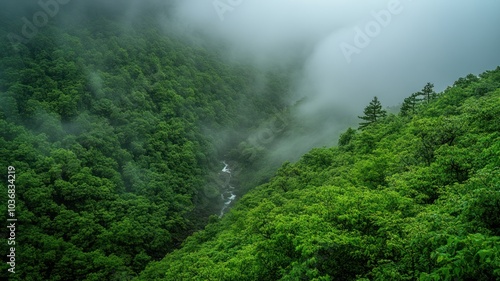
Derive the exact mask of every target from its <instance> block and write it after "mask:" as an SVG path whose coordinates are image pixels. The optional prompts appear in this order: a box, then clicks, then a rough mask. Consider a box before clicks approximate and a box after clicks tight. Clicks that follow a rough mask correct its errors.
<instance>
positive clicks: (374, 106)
mask: <svg viewBox="0 0 500 281" xmlns="http://www.w3.org/2000/svg"><path fill="white" fill-rule="evenodd" d="M363 113H364V114H365V115H364V116H358V118H360V119H361V120H364V121H366V122H361V123H359V129H364V128H365V127H367V126H368V125H370V124H373V123H375V122H377V121H379V120H380V119H381V118H384V117H385V116H386V115H387V112H386V111H385V110H383V109H382V104H381V103H380V101H379V100H378V98H377V97H374V98H373V100H372V101H371V102H370V104H369V105H368V106H366V107H365V110H364V111H363Z"/></svg>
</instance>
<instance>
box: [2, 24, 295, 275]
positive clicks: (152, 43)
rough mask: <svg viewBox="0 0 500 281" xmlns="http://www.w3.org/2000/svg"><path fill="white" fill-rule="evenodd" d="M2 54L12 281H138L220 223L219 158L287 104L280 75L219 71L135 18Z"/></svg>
mask: <svg viewBox="0 0 500 281" xmlns="http://www.w3.org/2000/svg"><path fill="white" fill-rule="evenodd" d="M82 25H83V26H85V28H81V26H82ZM6 33H7V30H3V31H2V33H1V34H0V35H1V36H2V37H4V36H6ZM0 44H1V46H0V49H1V50H2V52H1V55H0V69H1V70H2V72H1V75H0V79H1V80H0V91H1V96H0V108H1V111H0V163H1V164H0V165H1V167H2V169H3V171H4V172H5V173H7V169H8V167H13V168H15V174H16V178H15V183H16V184H15V186H16V189H15V190H16V191H15V192H16V194H17V198H16V201H15V202H16V208H15V210H16V215H17V219H18V223H17V229H16V233H17V236H16V241H15V242H16V244H17V245H18V246H17V248H16V249H17V252H16V259H17V261H18V267H17V268H18V271H17V272H16V274H15V275H10V276H9V278H13V279H9V280H127V279H128V278H131V277H133V276H135V275H137V274H138V273H139V272H141V271H142V270H143V269H144V268H145V266H146V265H147V264H148V263H149V262H150V261H154V260H159V259H161V258H163V257H164V256H165V255H166V254H167V253H169V252H171V251H172V250H173V249H175V248H178V247H179V245H180V244H181V242H182V241H184V239H185V238H186V237H187V236H189V235H190V234H191V233H193V232H194V231H196V230H199V229H201V228H202V227H203V226H204V225H205V224H206V223H207V222H208V220H209V217H210V216H211V215H215V214H218V213H219V210H220V208H221V205H222V204H223V202H221V199H220V192H221V191H220V190H219V188H218V185H219V181H220V179H218V177H217V173H218V172H219V171H220V169H222V167H223V164H222V161H223V160H224V157H225V156H226V154H227V153H226V150H228V151H229V150H230V147H232V146H233V144H234V143H236V144H239V143H240V142H242V141H243V140H244V139H246V138H248V133H247V132H248V131H250V129H251V128H252V127H254V126H255V124H259V123H262V122H264V121H265V120H268V119H269V118H271V117H272V116H274V115H275V112H278V111H282V110H284V107H285V105H284V103H282V102H281V100H282V98H284V96H285V95H286V84H287V83H286V79H287V78H286V75H285V74H283V73H278V72H277V71H274V72H262V71H260V70H257V69H255V68H252V67H250V66H246V65H238V64H229V63H225V62H224V58H223V57H222V55H221V54H220V53H217V52H215V51H208V50H207V48H206V47H205V46H202V45H197V44H195V43H193V42H192V41H189V39H186V38H181V37H179V36H176V35H175V34H170V35H169V36H165V34H164V31H163V30H162V27H161V26H159V25H158V24H157V23H156V22H154V21H153V20H150V21H148V20H145V19H144V17H140V20H137V22H134V23H133V26H123V24H121V23H120V22H119V21H117V20H116V19H113V18H112V17H109V15H106V17H104V16H103V15H102V14H96V15H90V16H88V17H87V18H85V19H84V20H83V22H78V23H75V24H74V25H65V26H64V27H59V26H55V25H52V26H47V27H45V28H44V29H43V30H41V31H40V32H39V34H38V35H37V37H36V38H34V39H32V40H31V41H29V42H28V43H27V44H19V45H17V46H12V45H11V43H10V42H9V41H7V40H2V41H0ZM222 51H223V50H221V52H222ZM254 112H258V114H255V113H254ZM228 132H230V133H228ZM249 149H250V150H251V149H253V148H252V147H249V148H247V150H249ZM235 153H237V152H233V154H235ZM239 154H241V155H242V156H241V157H243V156H245V155H247V154H248V155H253V154H254V153H253V152H252V151H250V152H246V153H239ZM2 174H3V173H2ZM7 185H11V184H10V183H9V182H7V180H5V181H2V183H1V186H2V188H4V190H7ZM8 195H9V194H8V193H7V192H2V194H1V195H0V200H1V206H2V210H3V211H2V214H4V216H5V218H6V219H7V203H8V200H9V198H8ZM4 211H5V212H4ZM4 233H5V237H7V235H8V233H7V229H6V228H3V231H2V235H3V234H4ZM2 237H3V236H2ZM9 249H10V245H8V244H7V243H2V244H1V246H0V250H1V251H2V253H7V252H8V250H9ZM4 261H5V262H4V263H2V265H1V267H0V268H1V274H2V276H4V275H5V274H7V269H8V268H9V265H8V264H7V263H6V262H7V261H8V258H6V256H5V255H4ZM16 278H17V279H16Z"/></svg>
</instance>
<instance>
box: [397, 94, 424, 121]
mask: <svg viewBox="0 0 500 281" xmlns="http://www.w3.org/2000/svg"><path fill="white" fill-rule="evenodd" d="M419 95H420V93H413V94H411V96H409V97H407V98H405V99H404V101H403V104H402V105H401V110H400V112H399V115H401V116H410V115H413V114H415V111H416V109H417V106H418V104H419V103H420V99H419V98H418V96H419Z"/></svg>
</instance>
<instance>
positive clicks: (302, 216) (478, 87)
mask: <svg viewBox="0 0 500 281" xmlns="http://www.w3.org/2000/svg"><path fill="white" fill-rule="evenodd" d="M412 96H415V95H412ZM408 101H409V100H408V99H407V100H406V102H408ZM411 109H412V110H409V109H408V108H407V107H405V109H404V112H402V113H401V114H399V115H394V114H389V115H388V116H386V117H384V118H381V119H378V120H376V122H375V121H374V122H371V123H370V124H364V123H362V126H361V129H358V130H355V129H349V130H347V131H346V132H345V133H344V134H343V135H342V136H341V137H340V140H339V145H338V146H337V147H331V148H316V149H313V150H312V151H310V152H309V153H307V154H306V155H304V156H303V157H302V158H301V159H300V160H299V161H298V162H297V163H285V164H283V166H282V167H281V168H280V169H279V171H278V172H277V173H276V175H275V176H274V177H273V178H272V179H271V180H270V181H269V183H266V184H264V185H261V186H259V187H256V188H255V189H253V190H252V191H250V192H249V193H248V194H247V195H246V196H244V197H243V198H242V199H241V200H240V201H239V202H238V204H237V205H236V206H235V208H233V209H232V211H231V212H230V213H229V214H227V215H226V216H225V217H223V218H222V219H221V220H220V221H216V222H212V223H211V224H209V225H208V226H207V227H206V228H205V229H204V230H203V231H200V232H198V233H196V234H194V235H193V236H191V237H189V238H188V239H187V240H186V241H185V242H184V244H183V247H182V248H181V249H179V250H176V251H174V252H173V253H171V254H169V255H167V256H166V257H165V258H164V259H163V260H162V261H160V262H154V263H151V264H150V265H149V266H148V268H147V269H146V270H145V271H144V272H143V273H142V274H141V275H140V277H139V278H138V279H137V280H499V279H500V228H499V226H500V168H499V167H500V117H499V116H500V68H497V69H496V70H494V71H486V72H485V73H483V74H481V75H479V76H475V75H468V76H467V77H465V78H460V79H459V80H457V81H456V82H455V84H454V85H453V86H452V87H448V88H447V89H446V90H445V91H444V92H442V93H440V94H436V95H434V94H433V95H428V98H427V99H423V100H421V101H417V100H414V104H413V105H412V107H411Z"/></svg>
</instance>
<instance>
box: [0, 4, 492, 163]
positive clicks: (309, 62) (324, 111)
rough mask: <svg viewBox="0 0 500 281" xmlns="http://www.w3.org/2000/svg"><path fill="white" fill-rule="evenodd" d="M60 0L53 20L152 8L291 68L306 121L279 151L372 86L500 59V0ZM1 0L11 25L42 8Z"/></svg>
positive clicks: (249, 58) (415, 82)
mask: <svg viewBox="0 0 500 281" xmlns="http://www.w3.org/2000/svg"><path fill="white" fill-rule="evenodd" d="M61 2H67V4H64V5H63V4H61V5H60V7H59V8H60V12H59V14H58V15H56V16H55V17H54V18H53V19H50V20H51V21H55V22H58V23H60V24H67V23H68V22H69V23H75V22H78V21H79V20H82V17H81V15H82V14H84V13H91V14H105V15H106V16H113V17H114V18H118V19H119V20H120V22H121V23H122V24H123V26H124V27H126V26H127V25H130V24H133V21H134V19H135V18H136V17H137V16H138V15H140V14H141V13H144V12H148V13H157V15H159V17H157V20H158V21H160V22H161V23H162V24H163V26H164V27H165V30H166V31H168V32H172V31H175V32H176V33H177V35H180V36H185V37H186V38H191V39H192V40H193V41H196V40H198V41H203V40H210V41H212V42H218V43H219V44H221V45H223V46H227V47H226V48H224V49H223V50H222V51H223V52H224V54H223V57H224V59H227V61H228V62H231V61H237V62H244V63H250V64H253V65H254V66H255V67H258V68H262V69H264V70H265V69H272V68H275V69H280V68H281V69H286V70H287V71H290V73H294V74H295V75H294V78H293V81H292V84H291V88H290V94H289V100H287V101H285V103H287V104H288V105H289V106H291V107H293V106H295V108H294V111H293V114H294V116H293V120H299V121H300V122H302V123H301V125H302V126H303V127H304V128H306V130H304V131H301V132H291V133H289V135H288V136H289V137H288V138H281V143H280V144H276V145H274V146H273V147H274V148H275V152H276V153H278V152H280V153H278V154H279V155H280V157H279V159H280V160H284V159H286V160H289V159H290V160H293V159H296V158H297V157H298V156H300V155H302V154H303V153H305V152H306V151H307V150H309V149H310V148H312V147H313V146H323V145H328V146H329V145H335V144H336V141H337V137H338V134H339V133H340V132H341V131H343V130H345V129H346V127H347V126H356V125H357V124H356V123H357V120H356V116H357V115H361V113H362V110H363V108H364V106H366V105H367V104H368V103H369V101H370V100H371V99H372V98H373V96H378V98H379V99H380V100H381V102H382V104H383V105H384V106H397V105H398V104H400V103H401V102H402V100H403V99H404V98H405V97H407V96H409V95H410V94H411V93H413V92H417V91H419V90H420V89H422V87H423V86H424V85H425V84H426V83H427V82H431V83H434V85H435V90H436V91H442V90H443V89H445V88H446V87H447V86H448V85H451V84H452V83H453V82H454V81H455V80H456V79H457V78H458V77H463V76H466V75H467V74H469V73H474V74H478V73H480V72H483V71H485V70H488V69H494V68H495V67H496V66H497V65H499V64H500V53H499V52H498V50H499V49H500V31H499V30H498V27H499V26H500V17H498V12H499V11H500V3H499V2H498V1H493V0H485V1H481V2H472V1H458V2H457V1H451V0H444V1H439V2H433V1H430V0H419V1H411V0H399V1H398V0H374V1H348V0H336V1H328V0H316V1H305V0H292V1H285V0H272V1H269V0H267V1H266V0H252V1H250V0H216V1H199V0H184V1H162V0H148V1H133V0H128V1H116V0H105V1H85V2H82V1H61ZM23 3H25V2H23ZM3 5H10V7H9V8H8V9H3V10H4V11H7V10H9V11H11V13H8V14H4V15H3V22H4V23H8V26H9V29H11V30H14V31H16V30H17V32H18V33H19V32H20V31H19V30H20V29H21V25H22V21H20V17H22V16H23V15H25V16H26V17H28V18H30V16H29V15H32V14H33V13H34V12H35V11H37V10H40V7H38V6H35V5H34V4H33V3H31V4H30V5H28V4H23V5H21V4H18V2H17V1H15V2H14V1H11V2H10V4H7V2H6V3H4V4H3ZM202 43H203V42H202ZM292 67H293V68H294V69H290V68H292ZM298 101H301V102H300V103H299V105H297V102H298ZM255 127H256V128H259V127H262V125H261V124H256V125H255ZM256 131H259V129H257V130H256ZM250 138H252V136H250ZM254 138H255V137H254Z"/></svg>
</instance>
